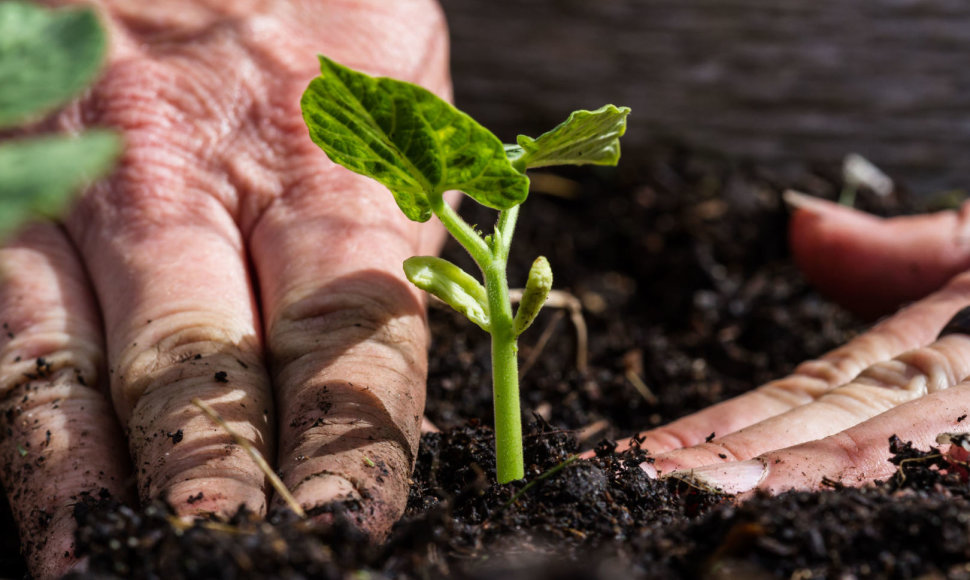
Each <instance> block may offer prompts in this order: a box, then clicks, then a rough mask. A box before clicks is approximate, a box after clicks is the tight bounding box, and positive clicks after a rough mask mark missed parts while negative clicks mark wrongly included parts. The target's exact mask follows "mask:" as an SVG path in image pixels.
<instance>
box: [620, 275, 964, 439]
mask: <svg viewBox="0 0 970 580" xmlns="http://www.w3.org/2000/svg"><path fill="white" fill-rule="evenodd" d="M968 303H970V274H961V275H959V276H957V277H956V278H954V279H953V280H951V281H950V283H949V284H947V285H946V286H944V287H943V288H942V289H941V290H939V291H937V292H935V293H934V294H932V295H931V296H929V297H927V298H925V299H924V300H921V301H920V302H917V303H915V304H913V305H911V306H909V307H907V308H905V309H903V310H901V311H900V312H898V313H896V314H895V315H894V316H892V317H890V318H888V319H886V320H884V321H882V322H880V323H879V324H877V325H876V326H874V327H873V328H872V329H870V330H869V331H868V332H866V333H865V334H862V335H860V336H858V337H856V338H854V339H852V340H851V341H849V342H848V343H846V344H845V345H843V346H841V347H839V348H837V349H835V350H833V351H830V352H829V353H827V354H825V355H823V356H822V357H820V358H819V359H817V360H813V361H808V362H806V363H803V364H801V365H799V366H798V367H797V368H796V369H795V372H793V373H792V374H791V375H789V376H787V377H785V378H782V379H779V380H777V381H772V382H770V383H767V384H765V385H762V386H760V387H758V388H756V389H754V390H752V391H750V392H747V393H745V394H743V395H740V396H738V397H735V398H733V399H730V400H728V401H724V402H722V403H719V404H717V405H713V406H711V407H708V408H706V409H704V410H702V411H699V412H697V413H693V414H691V415H688V416H687V417H683V418H681V419H678V420H676V421H673V422H671V423H669V424H667V425H665V426H663V427H659V428H657V429H653V430H650V431H647V432H645V433H643V436H644V437H646V440H645V443H644V447H645V448H646V449H648V450H649V451H650V452H652V453H656V454H659V453H665V452H668V451H671V450H674V449H680V448H682V447H690V446H693V445H697V444H699V443H702V442H704V441H705V439H707V438H708V437H709V436H710V434H711V433H715V435H717V434H721V435H722V436H723V435H727V434H729V433H733V432H735V431H738V430H739V429H743V428H745V427H747V426H749V425H753V424H755V423H758V422H760V421H763V420H765V419H768V418H769V417H774V416H776V415H780V414H782V413H785V412H787V411H789V410H791V409H794V408H796V407H799V406H801V405H805V404H807V403H810V402H811V401H814V400H816V399H818V398H819V397H821V396H822V395H824V394H825V393H827V392H828V391H830V390H831V389H833V388H835V387H837V386H840V385H842V384H845V383H847V382H849V381H851V380H852V379H853V378H854V377H855V376H856V375H857V374H858V373H860V372H861V371H862V370H863V369H865V368H867V367H869V366H871V365H873V364H876V363H878V362H882V361H887V360H889V359H891V358H893V357H895V356H898V355H899V354H900V353H903V352H906V351H908V350H912V349H915V348H919V347H922V346H924V345H927V344H929V343H931V342H932V341H933V340H934V339H935V337H936V335H937V334H939V332H940V329H941V328H942V327H943V325H944V324H946V322H947V321H948V320H949V319H950V318H951V317H952V316H953V315H954V314H955V313H956V312H957V311H959V310H960V309H961V308H963V307H964V306H966V305H967V304H968ZM628 445H629V440H627V441H623V442H621V447H620V448H621V449H624V448H626V446H628Z"/></svg>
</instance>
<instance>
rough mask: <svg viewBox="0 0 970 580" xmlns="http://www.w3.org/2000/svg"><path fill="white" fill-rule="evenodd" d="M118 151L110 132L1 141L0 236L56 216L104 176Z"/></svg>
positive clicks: (90, 132) (118, 142)
mask: <svg viewBox="0 0 970 580" xmlns="http://www.w3.org/2000/svg"><path fill="white" fill-rule="evenodd" d="M120 151H121V140H120V139H119V138H118V136H117V135H115V134H114V133H111V132H108V131H88V132H87V133H84V134H82V135H80V136H77V137H66V136H53V135H45V136H40V137H31V138H27V139H17V140H13V141H6V142H4V143H0V207H2V208H3V211H0V235H3V234H5V233H7V232H8V231H10V230H12V229H13V228H15V227H17V226H18V225H20V223H22V222H23V221H25V220H27V219H29V218H31V217H34V216H36V215H37V214H42V215H46V216H52V217H53V216H56V215H57V214H58V213H60V212H61V211H62V210H63V209H64V208H65V206H66V205H67V204H68V202H69V201H70V199H71V198H72V196H73V194H74V193H75V192H76V191H77V190H78V189H80V188H81V187H82V186H84V185H85V184H87V183H89V182H91V181H93V180H95V179H98V178H99V177H102V176H103V175H105V174H106V173H108V171H109V170H110V169H111V167H112V166H113V164H114V160H115V159H116V158H117V156H118V154H119V153H120Z"/></svg>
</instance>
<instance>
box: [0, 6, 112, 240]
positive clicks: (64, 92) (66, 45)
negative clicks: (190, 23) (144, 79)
mask: <svg viewBox="0 0 970 580" xmlns="http://www.w3.org/2000/svg"><path fill="white" fill-rule="evenodd" d="M106 53H107V40H106V37H105V32H104V29H103V28H102V26H101V24H100V23H99V22H98V19H97V15H96V14H95V12H94V10H92V9H90V8H82V9H66V10H54V11H51V10H47V9H44V8H42V7H40V6H36V5H34V4H30V3H26V2H3V1H0V130H2V129H8V128H11V127H16V126H18V125H23V124H26V123H31V122H35V121H37V120H39V119H41V118H43V117H44V116H45V115H47V114H50V113H51V112H53V111H54V110H56V109H58V108H60V107H62V106H63V105H65V104H66V103H67V102H68V101H70V100H71V99H72V98H74V97H76V96H77V95H78V93H80V92H81V91H82V90H84V88H85V87H87V86H88V85H89V84H90V83H91V82H93V81H94V79H95V77H96V75H97V73H98V71H99V70H100V69H101V66H102V63H103V61H104V57H105V54H106ZM120 150H121V142H120V139H118V137H117V136H116V135H115V134H113V133H110V132H108V131H97V130H94V131H87V132H85V133H82V134H81V135H77V136H73V137H68V136H62V135H42V136H35V137H26V138H20V139H11V140H7V141H5V142H3V143H2V144H0V207H2V208H3V211H0V236H2V235H3V234H4V233H6V232H8V231H10V230H12V229H13V228H15V227H17V226H18V225H19V224H20V223H22V222H23V221H24V220H26V219H28V218H30V217H31V216H32V215H34V214H36V213H41V214H46V215H56V214H58V213H59V212H60V211H61V210H62V209H63V208H64V206H65V205H66V204H67V202H68V201H69V200H70V198H71V196H72V195H73V194H74V193H75V192H76V191H77V190H78V189H79V188H80V187H81V186H83V185H84V184H85V183H87V182H89V181H91V180H93V179H96V178H98V177H100V176H102V175H104V174H105V173H107V172H108V171H109V170H110V169H111V167H112V166H113V165H114V160H115V158H116V157H117V156H118V153H119V152H120Z"/></svg>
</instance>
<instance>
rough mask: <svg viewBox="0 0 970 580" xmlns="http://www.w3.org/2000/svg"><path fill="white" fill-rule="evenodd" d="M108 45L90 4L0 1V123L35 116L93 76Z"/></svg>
mask: <svg viewBox="0 0 970 580" xmlns="http://www.w3.org/2000/svg"><path fill="white" fill-rule="evenodd" d="M106 48H107V41H106V38H105V33H104V30H103V29H102V28H101V25H100V24H99V23H98V18H97V15H96V14H95V12H94V10H92V9H90V8H84V9H70V10H54V11H51V10H47V9H45V8H43V7H41V6H36V5H34V4H33V3H27V2H0V127H10V126H13V125H17V124H20V123H24V122H27V121H31V120H34V119H36V118H38V117H40V116H42V115H44V114H46V113H49V112H51V111H53V110H54V109H57V108H58V107H60V106H62V105H64V104H65V103H67V101H69V100H71V99H72V98H74V97H75V96H76V95H77V93H79V92H80V91H81V90H82V89H84V87H86V86H87V85H88V84H89V83H91V81H93V80H94V77H95V75H96V74H97V72H98V70H99V69H100V68H101V62H102V60H103V59H104V55H105V51H106Z"/></svg>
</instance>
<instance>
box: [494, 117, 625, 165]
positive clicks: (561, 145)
mask: <svg viewBox="0 0 970 580" xmlns="http://www.w3.org/2000/svg"><path fill="white" fill-rule="evenodd" d="M629 114H630V109H629V107H615V106H613V105H606V106H605V107H600V108H599V109H596V110H595V111H574V112H573V113H572V114H570V115H569V118H568V119H566V120H565V121H563V122H562V123H560V124H559V126H558V127H556V128H555V129H553V130H552V131H549V132H547V133H543V134H542V135H540V136H539V137H538V138H537V139H533V138H532V137H527V136H525V135H519V137H518V139H517V141H518V143H519V145H518V146H515V145H506V146H505V148H506V154H507V155H508V157H509V160H510V161H511V162H512V163H513V165H515V166H516V167H517V168H519V169H520V170H525V169H531V168H534V167H546V166H549V165H587V164H593V165H616V164H617V162H618V161H619V160H620V137H622V136H623V133H625V132H626V118H627V115H629Z"/></svg>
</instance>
